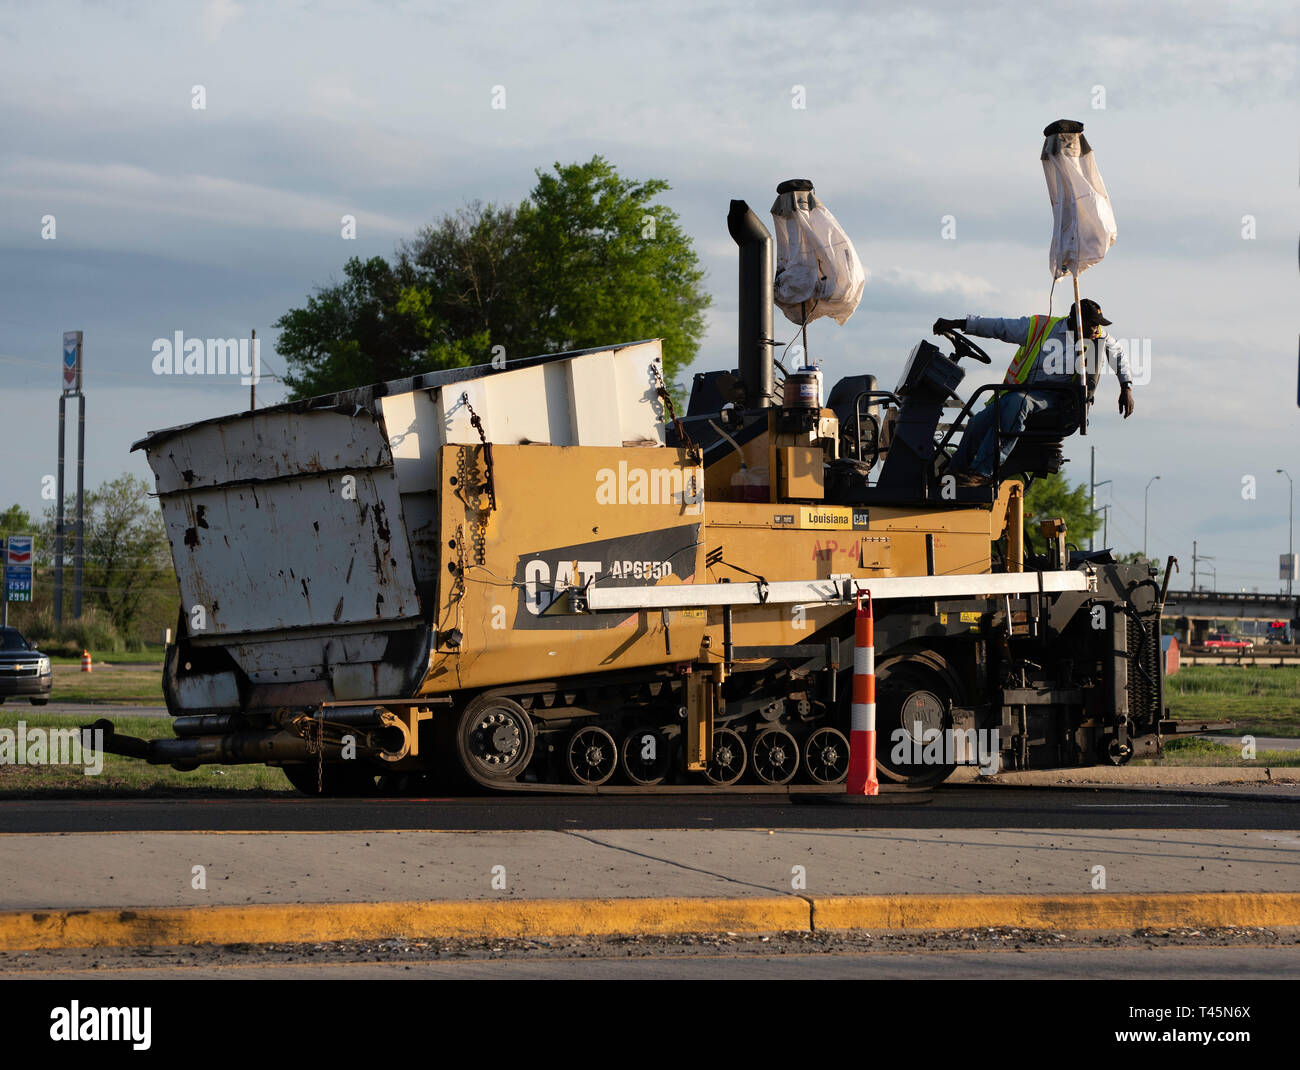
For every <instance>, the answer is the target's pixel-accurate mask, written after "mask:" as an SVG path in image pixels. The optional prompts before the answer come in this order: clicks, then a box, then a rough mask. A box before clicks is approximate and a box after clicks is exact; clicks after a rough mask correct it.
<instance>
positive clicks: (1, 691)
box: [0, 628, 54, 706]
mask: <svg viewBox="0 0 1300 1070" xmlns="http://www.w3.org/2000/svg"><path fill="white" fill-rule="evenodd" d="M53 686H54V671H53V670H52V669H51V668H50V659H49V658H48V657H46V656H45V655H44V654H42V653H41V652H40V651H39V650H37V649H36V646H35V644H33V643H29V642H28V641H27V640H26V639H24V638H23V637H22V633H21V632H19V631H18V629H17V628H0V702H4V700H5V699H6V698H13V697H15V696H17V697H19V698H28V699H31V703H32V705H33V706H44V705H45V704H46V703H47V702H49V701H50V688H51V687H53Z"/></svg>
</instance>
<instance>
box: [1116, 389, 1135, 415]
mask: <svg viewBox="0 0 1300 1070" xmlns="http://www.w3.org/2000/svg"><path fill="white" fill-rule="evenodd" d="M1134 408H1136V406H1135V405H1134V404H1133V388H1132V387H1131V386H1123V387H1120V391H1119V411H1120V413H1121V414H1122V415H1123V417H1124V419H1126V420H1127V419H1128V418H1129V417H1130V416H1132V415H1133V410H1134Z"/></svg>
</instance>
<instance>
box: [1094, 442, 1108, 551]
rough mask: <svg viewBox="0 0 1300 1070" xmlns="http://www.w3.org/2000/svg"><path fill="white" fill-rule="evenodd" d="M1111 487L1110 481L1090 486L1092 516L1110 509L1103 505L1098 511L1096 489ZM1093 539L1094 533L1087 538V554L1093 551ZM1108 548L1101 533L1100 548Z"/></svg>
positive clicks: (1104, 480) (1103, 534) (1104, 535)
mask: <svg viewBox="0 0 1300 1070" xmlns="http://www.w3.org/2000/svg"><path fill="white" fill-rule="evenodd" d="M1093 449H1096V447H1095V446H1094V447H1093ZM1113 485H1114V480H1110V479H1103V480H1102V481H1101V482H1100V483H1094V484H1093V485H1092V515H1093V516H1096V515H1097V513H1098V512H1101V513H1103V514H1104V513H1105V511H1106V510H1107V509H1109V508H1110V506H1109V505H1103V506H1102V507H1101V509H1100V510H1099V509H1098V508H1097V488H1098V487H1105V486H1113ZM1095 537H1096V535H1095V533H1094V534H1093V535H1089V536H1088V552H1089V553H1091V552H1092V550H1093V539H1094V538H1095ZM1109 546H1110V543H1109V542H1107V541H1106V534H1105V532H1103V533H1102V536H1101V548H1102V549H1103V550H1105V549H1107V548H1108V547H1109Z"/></svg>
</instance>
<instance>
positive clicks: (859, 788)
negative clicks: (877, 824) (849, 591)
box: [844, 591, 880, 796]
mask: <svg viewBox="0 0 1300 1070" xmlns="http://www.w3.org/2000/svg"><path fill="white" fill-rule="evenodd" d="M863 593H865V594H866V596H867V604H866V608H865V609H864V608H863V605H862V595H863ZM856 601H857V606H858V612H857V619H856V621H855V622H854V635H853V702H852V705H851V706H850V708H849V717H850V720H849V776H848V780H847V781H846V783H845V785H844V790H845V792H846V793H847V794H849V795H857V796H869V795H879V794H880V782H879V781H878V780H877V779H876V640H875V621H874V619H873V617H872V613H871V592H870V591H866V592H862V591H859V592H858V593H857V598H856Z"/></svg>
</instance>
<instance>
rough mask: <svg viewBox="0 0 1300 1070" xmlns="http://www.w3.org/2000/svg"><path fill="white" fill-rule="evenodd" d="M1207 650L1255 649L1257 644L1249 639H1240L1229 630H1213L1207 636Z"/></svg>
mask: <svg viewBox="0 0 1300 1070" xmlns="http://www.w3.org/2000/svg"><path fill="white" fill-rule="evenodd" d="M1204 645H1205V649H1206V650H1253V649H1254V647H1255V644H1254V643H1252V642H1251V641H1250V640H1249V639H1238V638H1237V637H1236V636H1235V635H1232V634H1231V633H1229V632H1211V633H1210V634H1209V635H1207V636H1206V637H1205V644H1204Z"/></svg>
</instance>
